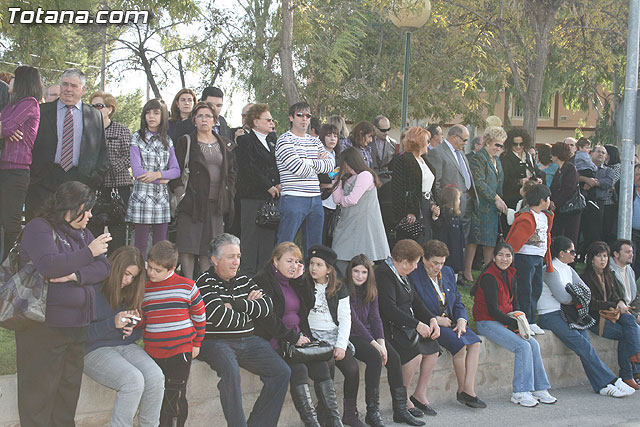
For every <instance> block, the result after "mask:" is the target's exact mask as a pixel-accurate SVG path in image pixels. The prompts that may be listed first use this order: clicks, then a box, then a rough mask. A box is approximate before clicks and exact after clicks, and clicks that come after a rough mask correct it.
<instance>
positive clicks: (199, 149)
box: [169, 102, 237, 279]
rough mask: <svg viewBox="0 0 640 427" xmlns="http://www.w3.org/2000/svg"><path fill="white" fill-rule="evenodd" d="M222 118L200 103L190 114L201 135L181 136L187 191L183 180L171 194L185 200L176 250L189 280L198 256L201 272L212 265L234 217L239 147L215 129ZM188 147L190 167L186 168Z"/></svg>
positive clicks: (175, 182)
mask: <svg viewBox="0 0 640 427" xmlns="http://www.w3.org/2000/svg"><path fill="white" fill-rule="evenodd" d="M217 117H218V114H217V113H216V111H215V109H214V108H213V107H212V106H211V105H210V104H208V103H206V102H199V103H198V104H196V106H195V107H193V111H192V112H191V119H192V120H193V122H194V124H195V126H196V131H195V132H193V133H192V134H190V135H184V136H182V137H180V139H178V141H177V142H176V145H175V150H176V158H177V159H178V164H179V165H180V170H181V171H184V169H185V167H187V166H188V167H189V179H188V181H187V186H186V188H184V187H183V185H184V184H183V182H182V180H181V179H180V177H178V178H176V179H173V180H171V181H170V182H169V187H170V188H171V190H172V191H173V192H174V193H175V194H176V195H178V196H179V197H180V198H181V199H182V200H181V201H180V203H179V204H178V208H177V216H178V226H177V233H176V236H177V237H176V246H177V247H178V252H179V253H180V263H181V264H182V275H183V276H185V277H187V278H189V279H191V278H193V277H194V273H195V272H194V268H195V259H196V257H199V261H200V271H201V272H203V271H206V270H207V269H208V268H209V266H210V265H211V260H210V258H209V242H211V239H213V238H214V237H215V236H217V235H218V234H221V233H222V231H223V216H224V217H226V218H228V219H230V220H232V219H233V208H234V206H233V198H234V195H235V189H236V175H237V171H236V158H235V155H234V153H233V149H234V148H235V143H234V142H232V141H231V140H229V139H227V138H225V137H223V136H220V135H218V134H216V133H215V132H213V131H212V129H213V124H214V123H215V122H216V120H217ZM187 149H188V150H189V163H188V165H185V158H186V155H187ZM183 195H184V196H183Z"/></svg>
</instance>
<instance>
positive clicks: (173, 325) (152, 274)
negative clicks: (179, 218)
mask: <svg viewBox="0 0 640 427" xmlns="http://www.w3.org/2000/svg"><path fill="white" fill-rule="evenodd" d="M177 264H178V250H177V249H176V247H175V245H174V244H173V243H171V242H169V241H167V240H163V241H162V242H158V243H156V244H155V245H154V246H153V247H152V248H151V251H150V252H149V258H148V265H147V273H148V275H149V281H148V282H147V284H146V286H145V295H144V299H143V301H142V315H143V324H144V332H143V334H142V338H143V340H144V349H145V350H146V352H147V353H149V355H150V356H151V357H152V358H153V360H155V361H156V363H157V364H158V366H160V369H162V372H163V373H164V377H165V392H164V400H163V401H162V410H161V412H160V427H164V426H179V427H181V426H184V423H185V421H186V420H187V413H188V406H187V398H186V391H187V379H188V378H189V370H190V368H191V360H192V358H193V357H198V353H199V352H200V345H201V344H202V340H203V339H204V333H205V321H206V318H205V308H204V302H203V301H202V298H201V297H200V292H199V291H198V288H197V287H196V286H195V283H194V282H193V281H192V280H189V279H186V278H184V277H181V276H178V275H177V274H176V273H175V269H176V266H177Z"/></svg>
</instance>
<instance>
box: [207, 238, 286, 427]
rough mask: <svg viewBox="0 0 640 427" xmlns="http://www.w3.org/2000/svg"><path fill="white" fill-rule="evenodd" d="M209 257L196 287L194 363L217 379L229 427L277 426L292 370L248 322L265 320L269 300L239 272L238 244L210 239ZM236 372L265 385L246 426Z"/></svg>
mask: <svg viewBox="0 0 640 427" xmlns="http://www.w3.org/2000/svg"><path fill="white" fill-rule="evenodd" d="M209 254H210V255H211V261H212V262H213V267H211V268H210V269H209V270H208V271H207V272H205V273H203V274H202V275H201V276H200V277H199V278H198V280H197V282H196V285H197V286H198V289H199V290H200V295H201V296H202V299H203V301H204V304H205V309H206V317H207V330H206V334H205V339H204V342H203V343H202V347H201V349H200V355H199V357H198V359H200V360H202V361H204V362H206V363H208V364H209V366H210V367H211V369H213V370H214V371H216V372H217V374H218V376H219V377H220V382H219V383H218V389H219V390H220V403H221V404H222V410H223V412H224V416H225V419H226V420H227V424H228V425H229V426H233V427H236V426H240V427H242V426H265V427H266V426H274V427H275V426H276V425H277V424H278V419H279V418H280V411H281V410H282V404H283V403H284V398H285V396H286V394H287V389H288V386H289V377H290V375H291V370H290V369H289V366H288V365H287V364H286V363H285V362H284V360H283V359H282V357H280V356H279V355H278V354H276V352H275V351H274V350H273V349H272V348H271V346H270V345H269V343H268V342H267V341H265V340H264V339H262V338H260V337H258V336H256V335H254V334H253V319H257V318H260V317H266V316H268V315H269V314H270V313H271V310H272V308H273V306H272V302H271V298H270V297H269V296H268V295H266V294H264V293H263V292H262V290H261V289H260V288H259V287H258V285H256V283H255V282H254V281H253V280H252V279H250V278H248V277H246V276H236V275H237V272H238V267H239V266H240V255H241V254H240V240H239V239H238V238H237V237H235V236H233V235H231V234H227V233H223V234H221V235H219V236H217V237H215V238H214V239H213V240H212V241H211V244H210V247H209ZM240 367H242V368H244V369H246V370H248V371H249V372H252V373H254V374H256V375H259V376H260V379H261V380H262V382H263V383H264V386H263V388H262V391H261V393H260V396H259V397H258V399H257V400H256V403H255V405H254V406H253V411H252V412H251V415H250V416H249V419H248V420H246V419H245V416H244V411H243V409H242V389H241V388H240Z"/></svg>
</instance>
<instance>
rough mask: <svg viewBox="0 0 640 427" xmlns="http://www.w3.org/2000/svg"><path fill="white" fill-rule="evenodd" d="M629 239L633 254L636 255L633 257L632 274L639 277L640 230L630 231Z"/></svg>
mask: <svg viewBox="0 0 640 427" xmlns="http://www.w3.org/2000/svg"><path fill="white" fill-rule="evenodd" d="M631 239H632V240H633V245H634V246H635V247H634V248H633V253H634V254H637V255H636V256H634V257H633V272H634V273H636V277H640V252H638V251H640V230H631Z"/></svg>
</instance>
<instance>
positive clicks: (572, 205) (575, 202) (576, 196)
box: [558, 189, 587, 214]
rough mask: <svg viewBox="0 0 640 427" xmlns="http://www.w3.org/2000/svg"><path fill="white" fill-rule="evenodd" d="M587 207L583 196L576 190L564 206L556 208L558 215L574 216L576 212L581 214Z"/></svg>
mask: <svg viewBox="0 0 640 427" xmlns="http://www.w3.org/2000/svg"><path fill="white" fill-rule="evenodd" d="M586 207H587V202H586V200H585V199H584V196H583V195H582V193H581V192H580V189H576V191H575V192H574V193H573V196H571V198H570V199H569V200H567V201H566V202H565V203H564V205H562V206H560V207H559V208H558V213H563V214H574V213H578V212H582V211H583V210H584V209H585V208H586Z"/></svg>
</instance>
